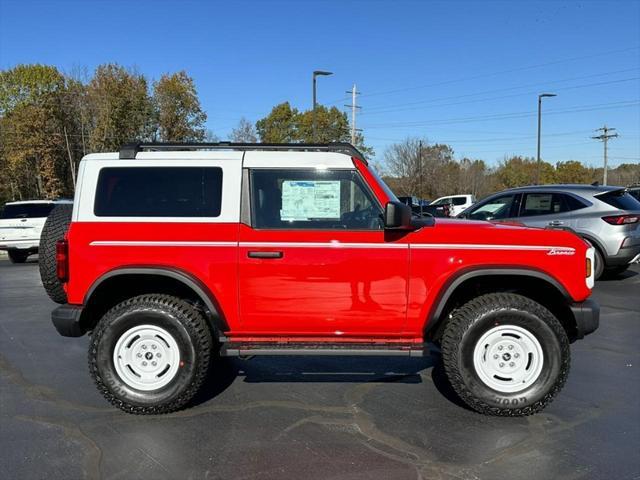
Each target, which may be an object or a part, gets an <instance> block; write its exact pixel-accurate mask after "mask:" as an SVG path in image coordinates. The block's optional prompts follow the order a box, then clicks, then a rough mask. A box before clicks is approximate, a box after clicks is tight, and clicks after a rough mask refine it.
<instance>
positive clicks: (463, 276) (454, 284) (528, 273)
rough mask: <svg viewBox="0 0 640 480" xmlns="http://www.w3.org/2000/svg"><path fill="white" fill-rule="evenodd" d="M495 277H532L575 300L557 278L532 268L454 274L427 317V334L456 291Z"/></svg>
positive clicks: (502, 267)
mask: <svg viewBox="0 0 640 480" xmlns="http://www.w3.org/2000/svg"><path fill="white" fill-rule="evenodd" d="M495 275H515V276H524V277H532V278H536V279H539V280H544V281H546V282H548V283H549V284H551V285H552V286H553V287H555V288H556V289H557V290H558V291H559V292H560V293H561V294H562V296H564V297H565V298H566V299H567V301H568V302H573V299H572V298H571V296H570V295H569V293H568V292H567V291H566V289H565V288H564V287H563V286H562V285H561V284H560V282H558V281H557V280H556V279H555V278H553V277H551V276H549V275H547V274H546V273H543V272H541V271H539V270H535V269H532V268H531V269H530V268H521V267H513V266H492V267H491V268H479V269H471V270H469V269H466V270H463V271H462V272H459V273H457V274H454V276H452V278H450V279H449V280H448V281H447V282H446V283H445V285H444V286H443V287H442V289H441V290H440V292H439V293H438V297H437V298H438V300H437V303H436V307H435V308H432V310H431V312H430V313H429V315H428V316H427V321H426V324H425V326H426V329H425V332H429V331H430V330H431V329H432V328H433V327H434V326H435V325H436V323H437V320H438V319H439V318H440V316H441V315H442V312H443V311H444V307H445V306H446V304H447V302H448V301H449V299H450V298H451V295H453V293H454V292H455V290H456V289H457V288H458V287H459V286H460V285H461V284H462V283H463V282H465V281H467V280H469V279H471V278H475V277H485V276H495Z"/></svg>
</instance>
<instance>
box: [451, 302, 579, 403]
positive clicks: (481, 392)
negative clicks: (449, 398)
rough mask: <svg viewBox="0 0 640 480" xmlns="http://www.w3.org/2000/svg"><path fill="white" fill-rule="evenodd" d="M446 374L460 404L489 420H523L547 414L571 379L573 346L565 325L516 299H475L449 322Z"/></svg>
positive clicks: (549, 314) (540, 307)
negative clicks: (520, 417) (528, 416)
mask: <svg viewBox="0 0 640 480" xmlns="http://www.w3.org/2000/svg"><path fill="white" fill-rule="evenodd" d="M442 355H443V361H444V367H445V372H446V374H447V378H448V379H449V382H450V383H451V386H452V387H453V389H454V390H455V391H456V393H457V394H458V395H459V396H460V398H461V399H462V400H463V401H464V402H465V403H466V404H467V405H469V406H470V407H471V408H473V409H474V410H476V411H478V412H480V413H483V414H487V415H500V416H524V415H531V414H533V413H536V412H539V411H540V410H542V409H543V408H545V407H546V406H547V405H548V404H549V403H550V402H551V401H552V400H553V398H554V397H555V396H556V394H557V393H558V392H559V391H560V389H561V388H562V387H563V385H564V383H565V380H566V378H567V375H568V373H569V364H570V352H569V340H568V338H567V335H566V332H565V331H564V329H563V327H562V325H561V324H560V322H559V321H558V320H557V319H556V318H555V316H553V314H552V313H551V312H549V310H547V309H546V308H545V307H543V306H542V305H540V304H539V303H537V302H534V301H533V300H531V299H529V298H527V297H524V296H521V295H517V294H512V293H492V294H487V295H482V296H480V297H478V298H475V299H473V300H471V301H469V302H468V303H466V304H465V305H463V306H462V307H460V308H459V309H457V310H456V311H455V312H454V314H453V316H452V317H451V318H450V319H449V321H448V322H447V324H446V326H445V331H444V335H443V338H442Z"/></svg>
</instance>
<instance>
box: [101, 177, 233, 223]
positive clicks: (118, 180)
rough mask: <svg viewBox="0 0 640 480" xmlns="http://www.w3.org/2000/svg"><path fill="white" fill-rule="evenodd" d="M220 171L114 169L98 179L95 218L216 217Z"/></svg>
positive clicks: (218, 203)
mask: <svg viewBox="0 0 640 480" xmlns="http://www.w3.org/2000/svg"><path fill="white" fill-rule="evenodd" d="M221 203H222V169H221V168H220V167H115V168H110V167H109V168H103V169H102V170H100V175H99V176H98V185H97V188H96V200H95V204H94V214H95V215H96V216H97V217H217V216H219V215H220V208H221Z"/></svg>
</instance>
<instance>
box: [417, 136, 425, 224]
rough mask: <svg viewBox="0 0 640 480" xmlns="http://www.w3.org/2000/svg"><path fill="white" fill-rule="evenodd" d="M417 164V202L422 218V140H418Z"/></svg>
mask: <svg viewBox="0 0 640 480" xmlns="http://www.w3.org/2000/svg"><path fill="white" fill-rule="evenodd" d="M418 149H419V151H418V162H419V167H418V168H419V169H420V173H419V175H420V189H419V190H420V196H419V197H418V201H419V202H420V216H421V217H422V189H423V188H424V185H423V183H422V182H423V178H424V177H423V175H422V140H420V142H419V143H418Z"/></svg>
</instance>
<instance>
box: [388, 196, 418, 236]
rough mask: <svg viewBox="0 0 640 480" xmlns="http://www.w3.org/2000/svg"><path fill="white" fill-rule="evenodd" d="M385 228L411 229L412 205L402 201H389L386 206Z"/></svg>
mask: <svg viewBox="0 0 640 480" xmlns="http://www.w3.org/2000/svg"><path fill="white" fill-rule="evenodd" d="M384 228H388V229H395V230H409V229H411V228H412V225H411V207H410V206H408V205H405V204H404V203H402V202H389V203H387V205H386V206H385V208H384Z"/></svg>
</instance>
